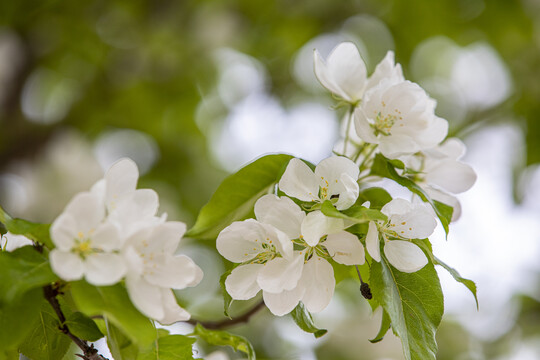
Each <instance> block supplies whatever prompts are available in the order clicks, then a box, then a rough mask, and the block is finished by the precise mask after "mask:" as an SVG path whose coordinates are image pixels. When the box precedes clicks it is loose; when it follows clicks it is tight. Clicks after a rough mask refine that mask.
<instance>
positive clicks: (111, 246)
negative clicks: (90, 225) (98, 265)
mask: <svg viewBox="0 0 540 360" xmlns="http://www.w3.org/2000/svg"><path fill="white" fill-rule="evenodd" d="M91 245H92V247H93V248H95V249H100V250H103V251H105V252H110V251H112V250H118V249H120V247H121V246H122V240H121V239H120V234H119V233H118V229H117V228H116V226H114V225H113V224H110V223H104V224H102V225H100V226H99V227H98V228H97V229H96V231H95V232H94V233H93V234H91Z"/></svg>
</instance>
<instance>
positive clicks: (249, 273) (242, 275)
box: [225, 264, 264, 300]
mask: <svg viewBox="0 0 540 360" xmlns="http://www.w3.org/2000/svg"><path fill="white" fill-rule="evenodd" d="M263 266H264V265H263V264H247V265H240V266H238V267H236V268H235V269H234V270H233V271H232V272H231V274H230V275H229V276H227V279H225V289H227V292H228V293H229V295H231V297H232V298H233V299H235V300H248V299H251V298H252V297H254V296H255V295H257V293H258V292H259V290H261V288H260V287H259V284H257V276H258V274H259V271H260V270H261V269H262V267H263Z"/></svg>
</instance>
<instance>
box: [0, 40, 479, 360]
mask: <svg viewBox="0 0 540 360" xmlns="http://www.w3.org/2000/svg"><path fill="white" fill-rule="evenodd" d="M314 68H315V74H316V76H317V78H318V79H319V81H320V83H321V84H322V85H323V86H324V87H325V88H326V89H328V90H329V91H330V92H331V93H332V95H333V96H334V97H336V98H337V99H338V104H337V108H341V107H345V109H346V111H345V112H346V114H345V117H344V120H343V123H344V125H345V127H344V132H343V136H342V138H341V139H340V140H339V141H338V143H337V144H336V146H335V147H334V149H333V152H334V154H333V156H331V157H328V158H326V159H323V160H322V161H320V162H319V163H318V164H311V163H309V162H308V161H305V160H303V159H299V158H295V157H293V156H291V155H287V154H271V155H266V156H263V157H261V158H259V159H256V160H255V161H253V162H252V163H250V164H247V165H246V166H245V167H243V168H242V169H240V170H239V171H238V172H237V173H235V174H232V175H230V176H229V177H228V178H226V179H225V180H224V181H223V182H222V184H221V185H220V186H219V187H218V189H217V190H216V192H215V193H214V195H213V196H212V198H211V199H210V201H209V202H208V203H207V204H206V205H205V206H204V207H203V208H202V209H201V211H200V213H199V216H198V218H197V220H196V222H195V224H194V225H193V227H191V228H190V229H189V230H187V229H186V225H185V224H184V223H182V222H179V221H167V215H166V214H163V215H160V216H158V206H159V200H158V195H157V193H156V192H155V191H154V190H151V189H137V182H138V178H139V173H138V168H137V165H136V164H135V163H134V162H133V161H132V160H130V159H121V160H119V161H118V162H116V163H115V164H113V165H112V166H111V167H110V168H109V170H108V171H107V172H106V173H105V175H104V177H103V179H101V180H99V181H98V182H97V183H96V184H94V186H92V187H91V189H89V190H88V191H84V192H81V193H79V194H77V195H75V196H74V197H73V198H72V200H71V201H70V202H69V203H68V204H67V206H66V207H65V209H64V211H63V212H62V213H61V214H60V215H59V216H58V217H57V218H56V219H55V220H54V222H53V223H52V224H51V225H50V227H49V225H48V224H35V223H31V222H28V221H25V220H22V219H12V218H11V217H10V216H9V215H8V214H7V213H6V212H5V211H4V210H3V209H2V208H0V233H2V234H3V235H2V239H1V242H0V249H1V250H2V251H0V268H2V269H3V272H0V284H1V286H0V290H2V291H0V316H4V315H2V314H10V313H13V312H16V311H18V310H17V309H19V308H20V307H21V306H22V305H21V304H27V305H28V306H34V307H37V308H39V309H41V310H39V311H40V312H38V311H36V312H32V313H29V314H30V315H32V316H34V318H32V319H31V320H33V321H34V323H37V322H38V316H41V317H40V318H41V319H48V320H47V321H48V323H47V327H44V328H46V329H58V330H57V331H56V330H53V332H52V333H47V334H45V335H43V334H40V333H39V332H30V331H28V330H27V329H25V328H23V327H21V326H19V325H20V324H19V323H18V319H15V320H16V321H12V322H11V323H10V324H11V326H12V327H14V329H15V330H13V333H12V334H10V335H9V336H11V337H12V338H13V339H16V340H13V341H11V342H9V343H8V341H10V340H3V338H2V336H0V359H3V358H4V357H5V356H4V355H5V354H7V352H2V351H3V350H2V349H1V347H2V346H4V347H6V349H8V350H9V351H15V353H16V354H17V355H18V353H19V352H21V353H23V354H25V355H26V356H27V357H30V358H31V359H37V360H39V359H41V357H40V356H41V355H40V354H41V348H40V347H38V346H34V347H32V346H31V345H28V344H32V342H36V343H39V342H40V341H41V340H40V339H41V338H42V337H44V336H45V337H52V338H54V337H56V338H55V339H57V341H58V342H61V341H62V338H58V337H61V336H64V335H67V336H69V338H70V339H71V340H73V341H74V342H75V343H76V344H77V345H78V346H79V347H80V348H81V350H83V352H84V355H80V356H81V357H82V358H85V359H96V358H101V357H100V356H99V355H98V354H97V351H96V350H95V349H94V348H93V347H92V346H90V345H88V344H87V342H86V341H95V340H97V339H99V338H101V337H103V336H107V338H108V342H109V345H110V347H111V351H112V352H113V355H114V356H115V357H118V358H135V359H136V358H137V356H138V355H137V354H139V355H141V357H140V358H141V359H148V358H159V359H163V360H167V359H173V358H178V357H176V354H177V352H179V351H180V352H181V354H180V355H182V356H181V357H182V358H186V359H192V358H193V353H192V345H193V343H194V342H195V339H194V337H199V338H201V339H204V340H205V341H206V342H208V343H210V344H215V345H230V346H232V347H233V348H235V349H237V350H240V351H243V352H244V353H246V354H247V356H248V357H249V359H250V360H251V359H255V352H254V351H253V348H252V346H251V345H250V343H249V341H248V340H246V339H245V338H243V337H240V336H237V335H233V334H230V333H227V332H224V331H221V330H220V329H221V328H222V327H226V326H228V325H234V324H237V323H240V322H245V321H247V320H248V319H249V317H250V316H251V315H253V314H254V313H255V312H257V311H258V310H259V309H260V308H261V307H262V306H263V302H264V305H266V307H267V308H268V309H269V310H270V311H271V312H272V313H273V314H274V315H277V316H284V315H286V314H289V313H290V314H291V316H292V318H293V319H294V321H295V322H296V323H297V324H298V326H299V327H300V328H302V329H303V330H305V331H308V332H311V333H313V334H314V335H315V336H316V337H319V336H322V335H324V334H325V333H326V330H324V329H319V328H317V327H316V326H315V324H314V323H313V319H312V317H311V313H317V312H320V311H322V310H323V309H325V308H326V307H327V306H328V305H329V303H330V301H331V300H332V298H333V296H334V292H335V288H336V284H337V282H339V281H341V280H342V279H347V278H349V279H354V278H355V277H356V276H358V280H359V282H360V284H361V286H360V290H361V292H360V293H361V294H362V296H363V297H364V298H366V299H367V300H368V301H369V304H370V306H371V307H372V308H373V309H375V308H378V307H381V308H382V310H383V311H382V312H383V317H382V321H381V328H380V331H379V333H378V334H377V336H376V338H375V339H373V340H372V342H376V341H380V340H381V339H382V338H383V337H384V335H385V334H386V332H387V331H388V330H389V329H390V328H392V330H393V332H394V333H395V334H396V335H398V336H399V337H401V339H402V344H403V353H404V355H405V358H406V359H413V358H422V359H435V354H436V350H437V345H436V341H435V333H436V330H437V327H438V326H439V324H440V321H441V319H442V314H443V312H444V302H443V295H442V290H441V286H440V281H439V278H438V275H437V272H436V270H435V266H436V265H437V266H442V267H443V268H444V269H446V270H448V271H449V272H450V274H451V275H452V276H453V277H454V279H455V280H456V281H458V282H460V283H462V284H463V285H465V286H466V287H467V288H468V289H469V290H470V291H471V292H472V294H473V295H474V297H475V299H476V285H475V284H474V282H472V281H471V280H468V279H465V278H463V277H461V275H459V273H458V272H457V271H456V270H455V269H453V268H451V267H450V266H448V265H446V264H445V263H443V262H442V261H441V260H439V259H438V258H437V257H436V256H435V255H434V254H433V250H432V246H431V242H430V240H429V237H430V236H432V234H433V232H434V230H435V228H436V227H437V223H440V225H441V226H442V228H443V229H444V231H445V232H446V234H448V231H449V223H450V222H452V221H455V220H457V219H458V218H459V216H460V214H461V208H460V204H459V202H458V200H457V199H456V197H455V194H458V193H461V192H463V191H466V190H468V189H469V188H471V186H472V185H473V184H474V182H475V181H476V174H475V172H474V170H473V169H472V168H471V167H470V166H469V165H467V164H465V163H463V162H462V161H461V160H460V159H461V157H462V156H463V155H464V153H465V145H464V144H463V143H462V142H461V141H460V140H458V139H455V138H450V139H446V137H447V133H448V122H447V121H446V120H445V119H442V118H440V117H438V116H437V115H436V114H435V107H436V102H435V101H434V100H433V99H431V98H430V97H429V96H428V94H427V93H426V92H425V91H424V90H423V89H422V88H421V87H420V86H419V85H418V84H415V83H413V82H410V81H408V80H405V78H404V76H403V72H402V70H401V66H400V65H399V64H396V63H395V62H394V54H393V53H392V52H388V54H387V55H386V57H385V58H384V59H383V60H382V61H381V62H380V63H379V64H378V65H377V66H376V68H375V70H374V72H373V73H372V74H371V75H370V76H368V75H367V70H366V65H365V63H364V61H363V60H362V58H361V56H360V53H359V52H358V49H357V48H356V46H355V45H354V44H352V43H349V42H345V43H341V44H339V45H338V46H337V47H336V48H335V49H334V50H333V51H332V52H331V53H330V54H329V56H328V57H327V58H326V59H323V58H322V57H321V55H320V54H319V53H318V52H317V51H315V53H314ZM329 150H330V149H329ZM381 179H386V180H391V181H394V182H395V183H397V184H399V185H401V186H402V187H404V188H405V189H407V190H408V191H409V195H410V197H409V199H404V198H400V197H395V196H392V195H391V194H390V193H389V192H388V191H387V190H386V189H385V188H384V182H380V181H379V180H381ZM186 230H187V231H186ZM184 235H186V236H189V237H191V238H194V239H212V240H213V239H215V247H216V250H217V251H218V252H219V254H221V255H222V256H223V258H224V264H225V266H226V268H227V271H226V272H225V274H224V275H223V276H222V277H221V285H222V288H223V299H224V303H225V315H228V308H229V306H230V304H231V302H232V300H248V299H252V298H254V297H260V302H259V304H258V305H256V306H255V307H253V308H252V309H251V310H249V311H248V312H246V313H245V314H244V315H240V316H239V317H237V318H236V319H225V320H223V319H222V320H218V321H207V322H202V321H198V320H194V319H191V320H190V314H189V313H188V312H187V311H186V310H185V309H184V308H182V307H181V306H180V305H179V304H178V301H177V298H176V296H175V294H174V292H173V290H172V289H183V288H186V287H191V286H196V285H197V284H198V283H199V282H200V281H201V279H202V276H203V271H202V270H201V269H200V268H199V266H197V265H196V264H195V263H194V262H193V260H191V259H190V258H189V257H187V256H184V255H177V253H176V252H177V248H178V246H179V243H180V240H181V239H182V237H183V236H184ZM21 236H24V237H21ZM21 239H22V240H21ZM29 244H30V245H32V246H26V245H29ZM35 250H37V251H35ZM6 268H7V269H8V271H5V269H6ZM35 269H40V271H34V270H35ZM338 273H339V276H338ZM18 278H20V279H21V280H20V281H18V280H17V279H18ZM358 280H354V281H358ZM40 287H41V289H39V288H40ZM39 290H41V292H42V293H44V294H45V298H46V299H41V300H40V299H39V296H38V297H37V298H36V296H35V295H36V293H39ZM66 293H68V294H70V299H71V300H70V301H69V303H70V304H71V307H67V306H68V305H67V303H68V302H67V301H63V300H62V301H59V300H58V299H57V297H60V296H64V295H66ZM260 293H262V295H259V294H260ZM36 299H37V300H36ZM43 300H46V304H45V305H43V304H42V303H40V302H39V301H41V302H43ZM36 301H37V302H36ZM51 306H52V308H53V310H54V313H55V316H56V318H55V317H54V316H52V315H51V309H50V307H51ZM64 311H67V313H66V314H64ZM40 314H41V315H40ZM44 314H45V315H44ZM30 315H29V316H30ZM96 319H102V320H104V321H103V322H99V321H97V322H96ZM149 319H150V320H155V321H157V322H159V323H161V324H172V323H175V322H178V321H188V320H189V322H190V323H191V324H194V325H195V328H194V330H193V333H192V334H189V335H187V336H183V335H182V336H181V335H170V334H168V332H167V331H165V330H163V329H160V331H158V330H156V328H155V325H154V324H153V322H151V321H149ZM0 320H2V321H3V322H2V323H4V322H5V323H9V319H7V318H6V319H0ZM41 321H44V320H41ZM98 323H99V325H100V327H98ZM73 324H76V326H74V330H73V331H72V330H70V329H71V328H72V325H73ZM0 335H1V334H0ZM5 335H6V334H4V338H6V339H9V338H8V337H6V336H5ZM124 338H125V339H127V341H124V340H123V339H124ZM64 340H65V339H64ZM55 341H56V340H55ZM51 343H52V342H51ZM124 343H129V344H130V345H129V346H128V345H125V344H124ZM68 347H69V344H68V345H65V346H64V347H56V348H55V349H52V348H51V349H49V348H47V351H48V352H47V354H49V355H50V354H54V356H52V355H51V356H50V357H47V358H55V356H56V357H57V358H61V357H62V356H63V354H65V353H66V352H67V350H68ZM58 349H60V350H58ZM180 349H181V350H180ZM6 351H7V350H6ZM9 354H13V353H9ZM171 354H175V355H174V356H173V355H171ZM3 356H4V357H3ZM6 356H7V355H6ZM47 356H48V355H47Z"/></svg>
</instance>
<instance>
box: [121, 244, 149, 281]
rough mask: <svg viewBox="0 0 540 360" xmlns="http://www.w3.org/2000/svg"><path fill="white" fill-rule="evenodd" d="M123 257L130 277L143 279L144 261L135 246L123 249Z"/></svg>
mask: <svg viewBox="0 0 540 360" xmlns="http://www.w3.org/2000/svg"><path fill="white" fill-rule="evenodd" d="M122 257H123V258H124V261H125V263H126V266H127V272H128V273H129V275H130V276H134V275H136V276H138V277H141V276H142V274H143V271H144V260H143V258H142V257H141V255H140V254H139V253H138V252H137V251H136V250H135V248H134V247H133V246H126V247H124V248H123V249H122Z"/></svg>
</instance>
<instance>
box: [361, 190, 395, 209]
mask: <svg viewBox="0 0 540 360" xmlns="http://www.w3.org/2000/svg"><path fill="white" fill-rule="evenodd" d="M366 201H369V202H370V205H369V207H370V208H371V209H375V210H381V209H382V207H383V206H384V205H386V203H388V202H390V201H392V196H390V194H389V193H388V191H386V190H384V189H383V188H380V187H372V188H368V189H365V190H363V191H361V192H360V194H359V195H358V200H356V203H357V204H363V203H364V202H366Z"/></svg>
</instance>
